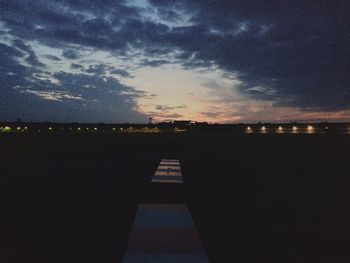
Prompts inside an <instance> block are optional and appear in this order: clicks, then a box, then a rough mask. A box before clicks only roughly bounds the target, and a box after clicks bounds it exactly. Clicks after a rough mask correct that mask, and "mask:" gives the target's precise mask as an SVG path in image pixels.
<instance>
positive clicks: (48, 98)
mask: <svg viewBox="0 0 350 263" xmlns="http://www.w3.org/2000/svg"><path fill="white" fill-rule="evenodd" d="M20 57H23V53H22V52H20V51H18V49H17V48H15V47H11V46H8V45H5V44H1V43H0V58H1V63H0V83H2V85H1V87H0V89H1V92H0V100H1V103H0V120H16V119H17V118H21V119H23V120H27V121H30V120H33V121H77V120H79V121H86V122H127V121H135V122H145V121H146V117H145V116H144V115H142V114H141V113H138V112H136V111H135V110H134V108H135V106H136V103H135V98H138V97H142V96H147V94H146V93H145V92H143V91H138V90H136V89H134V88H132V87H128V86H125V85H122V84H121V83H120V82H119V81H118V80H116V79H114V78H111V77H103V76H98V75H87V74H72V73H67V72H57V73H55V74H54V75H50V74H49V73H48V72H45V71H42V70H41V69H40V68H37V67H33V66H31V67H29V66H24V65H22V64H21V63H20V62H19V61H18V58H20ZM48 74H49V75H48ZM36 76H38V77H40V78H37V77H36ZM45 76H47V78H46V79H45V78H44V77H45ZM52 78H55V79H56V81H55V82H52V81H51V79H52Z"/></svg>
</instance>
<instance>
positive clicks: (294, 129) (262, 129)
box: [246, 125, 328, 132]
mask: <svg viewBox="0 0 350 263" xmlns="http://www.w3.org/2000/svg"><path fill="white" fill-rule="evenodd" d="M298 129H299V128H298V127H297V126H293V127H292V131H293V132H297V131H298ZM325 129H326V130H327V129H328V127H325ZM260 130H261V132H266V131H267V128H266V127H265V126H262V127H261V128H260ZM283 130H284V129H283V127H282V126H278V128H277V132H283ZM306 130H307V131H308V132H313V131H314V127H313V126H311V125H308V126H307V127H306ZM252 131H253V129H252V128H251V127H250V126H248V127H247V128H246V132H252Z"/></svg>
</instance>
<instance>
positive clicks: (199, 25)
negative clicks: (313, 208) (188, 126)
mask: <svg viewBox="0 0 350 263" xmlns="http://www.w3.org/2000/svg"><path fill="white" fill-rule="evenodd" d="M349 10H350V9H349V1H342V0H333V1H330V0H329V1H322V0H319V1H308V0H303V1H298V0H293V1H286V0H266V1H253V0H216V1H214V0H212V1H210V0H198V1H190V0H180V1H176V0H129V1H127V0H125V1H117V0H57V1H55V0H33V1H30V0H0V120H16V119H17V118H21V119H22V120H25V121H66V122H71V121H79V122H139V123H142V122H147V120H148V117H150V116H152V117H153V118H154V119H156V120H159V121H160V120H170V119H171V120H172V119H191V120H198V121H208V122H222V123H227V122H255V121H290V120H293V121H294V120H299V121H300V120H308V121H322V120H327V121H332V120H334V121H344V120H345V121H350V87H349V84H350V73H349V72H350V71H349V69H350V31H349V28H350V27H349V25H350V11H349Z"/></svg>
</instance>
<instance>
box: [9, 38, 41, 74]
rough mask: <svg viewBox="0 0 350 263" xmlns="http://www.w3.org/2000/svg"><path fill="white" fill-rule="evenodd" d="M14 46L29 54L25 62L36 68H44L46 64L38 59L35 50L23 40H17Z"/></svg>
mask: <svg viewBox="0 0 350 263" xmlns="http://www.w3.org/2000/svg"><path fill="white" fill-rule="evenodd" d="M13 46H14V47H17V48H19V49H20V50H22V51H24V52H26V53H27V55H28V56H27V57H26V58H25V60H26V61H27V62H28V63H29V64H30V65H32V66H35V67H43V66H44V64H43V63H41V62H40V61H39V59H38V57H37V55H36V54H35V52H34V51H33V49H32V48H31V46H29V45H26V44H25V43H24V42H23V41H22V40H20V39H15V40H14V41H13Z"/></svg>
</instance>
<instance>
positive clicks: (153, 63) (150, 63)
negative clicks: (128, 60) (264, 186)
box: [140, 59, 171, 67]
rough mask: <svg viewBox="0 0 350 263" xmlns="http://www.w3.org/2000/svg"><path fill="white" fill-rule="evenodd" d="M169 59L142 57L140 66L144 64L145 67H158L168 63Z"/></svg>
mask: <svg viewBox="0 0 350 263" xmlns="http://www.w3.org/2000/svg"><path fill="white" fill-rule="evenodd" d="M170 63H171V61H169V60H165V59H152V60H149V59H142V60H141V62H140V65H141V66H145V67H160V66H162V65H164V64H170Z"/></svg>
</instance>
